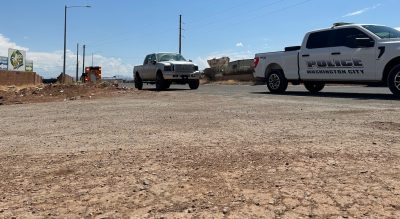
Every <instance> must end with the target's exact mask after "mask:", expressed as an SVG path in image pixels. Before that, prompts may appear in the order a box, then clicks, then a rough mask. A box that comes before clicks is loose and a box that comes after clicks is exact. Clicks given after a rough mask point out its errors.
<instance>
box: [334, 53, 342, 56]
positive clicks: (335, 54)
mask: <svg viewBox="0 0 400 219" xmlns="http://www.w3.org/2000/svg"><path fill="white" fill-rule="evenodd" d="M340 54H342V53H340V52H333V53H332V55H333V56H337V55H340Z"/></svg>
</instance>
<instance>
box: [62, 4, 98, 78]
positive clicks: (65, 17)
mask: <svg viewBox="0 0 400 219" xmlns="http://www.w3.org/2000/svg"><path fill="white" fill-rule="evenodd" d="M90 7H91V6H90V5H86V6H67V5H65V7H64V60H63V72H62V78H63V79H62V82H63V83H64V82H65V64H66V56H67V9H68V8H90Z"/></svg>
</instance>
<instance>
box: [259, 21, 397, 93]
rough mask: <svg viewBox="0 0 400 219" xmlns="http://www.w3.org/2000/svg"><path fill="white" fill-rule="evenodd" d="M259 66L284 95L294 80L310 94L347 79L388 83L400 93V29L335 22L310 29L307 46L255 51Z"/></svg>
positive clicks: (270, 85) (270, 84) (270, 86)
mask: <svg viewBox="0 0 400 219" xmlns="http://www.w3.org/2000/svg"><path fill="white" fill-rule="evenodd" d="M254 68H255V72H254V76H255V78H257V79H258V80H262V81H264V82H266V83H267V86H268V89H269V91H270V92H271V93H284V92H285V91H286V89H287V86H288V83H289V82H290V83H292V84H294V85H299V84H300V83H303V84H304V86H305V87H306V89H307V90H308V91H310V92H311V93H317V92H319V91H321V90H322V89H323V88H324V86H325V84H327V83H341V84H343V83H348V84H367V85H384V86H387V87H389V89H390V90H391V91H392V93H393V94H394V95H395V96H397V97H400V31H398V30H396V29H394V28H390V27H386V26H380V25H359V24H349V23H336V24H334V25H333V27H332V28H329V29H323V30H317V31H312V32H309V33H307V34H306V36H305V37H304V40H303V44H302V46H295V47H287V48H285V51H284V52H272V53H261V54H256V55H255V59H254Z"/></svg>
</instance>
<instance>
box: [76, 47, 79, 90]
mask: <svg viewBox="0 0 400 219" xmlns="http://www.w3.org/2000/svg"><path fill="white" fill-rule="evenodd" d="M78 71H79V43H77V44H76V83H78V81H79V73H78Z"/></svg>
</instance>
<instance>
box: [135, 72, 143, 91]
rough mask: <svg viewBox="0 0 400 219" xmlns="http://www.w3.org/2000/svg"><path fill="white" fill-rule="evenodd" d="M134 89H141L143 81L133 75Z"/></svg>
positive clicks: (137, 75)
mask: <svg viewBox="0 0 400 219" xmlns="http://www.w3.org/2000/svg"><path fill="white" fill-rule="evenodd" d="M135 88H136V89H138V90H142V89H143V81H142V78H140V76H139V74H136V75H135Z"/></svg>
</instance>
